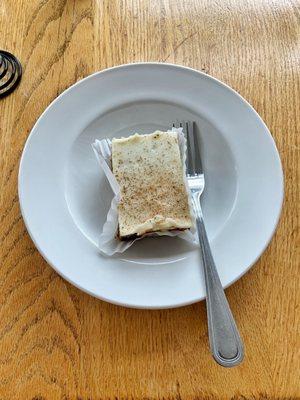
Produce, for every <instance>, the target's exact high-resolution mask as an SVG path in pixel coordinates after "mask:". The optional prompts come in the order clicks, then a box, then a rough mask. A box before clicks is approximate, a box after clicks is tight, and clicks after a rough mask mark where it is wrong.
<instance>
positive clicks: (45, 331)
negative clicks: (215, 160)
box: [0, 0, 300, 400]
mask: <svg viewBox="0 0 300 400" xmlns="http://www.w3.org/2000/svg"><path fill="white" fill-rule="evenodd" d="M0 48H2V49H5V50H8V51H11V52H12V53H14V54H15V55H16V56H17V57H19V59H20V60H21V62H22V65H23V67H24V76H23V79H22V82H21V84H20V86H19V87H18V89H17V90H16V91H15V92H14V93H13V94H11V95H10V96H8V97H7V98H6V99H3V100H0V171H1V174H0V179H1V189H0V190H1V192H0V199H1V212H0V218H1V229H0V235H1V269H0V399H1V400H4V399H5V400H6V399H8V400H14V399H22V400H23V399H35V400H45V399H65V400H67V399H69V400H70V399H76V400H98V399H99V400H100V399H101V400H105V399H111V400H113V399H115V400H125V399H126V400H142V399H144V400H146V399H161V400H163V399H164V400H180V399H182V400H185V399H187V400H188V399H195V400H200V399H221V400H222V399H232V400H233V399H234V400H257V399H264V400H271V399H272V400H275V399H282V400H283V399H299V398H300V354H299V347H300V343H299V340H300V335H299V315H300V314H299V292H300V290H299V289H300V288H299V276H300V275H299V273H300V269H299V264H300V263H299V151H300V144H299V137H300V56H299V54H300V3H299V1H295V0H289V1H288V0H277V1H276V0H231V1H230V0H185V1H179V0H30V1H28V0H1V1H0ZM136 61H165V62H171V63H177V64H183V65H187V66H190V67H194V68H197V69H199V70H202V71H205V72H207V73H209V74H211V75H213V76H215V77H217V78H219V79H221V80H222V81H224V82H226V83H227V84H229V85H231V86H232V87H233V88H234V89H236V90H237V91H238V92H239V93H240V94H241V95H242V96H244V97H245V98H246V99H247V100H248V101H249V102H250V103H251V104H252V105H253V106H254V107H255V108H256V110H257V111H258V112H259V113H260V114H261V116H262V117H263V119H264V120H265V122H266V123H267V125H268V126H269V128H270V130H271V132H272V134H273V137H274V139H275V141H276V143H277V146H278V149H279V151H280V155H281V159H282V163H283V168H284V174H285V203H284V209H283V214H282V217H281V220H280V224H279V227H278V230H277V232H276V235H275V237H274V239H273V240H272V243H271V244H270V246H269V247H268V249H267V251H266V252H265V253H264V255H263V256H262V257H261V259H260V260H259V261H258V262H257V264H256V266H255V267H254V268H253V269H251V271H250V272H249V273H248V274H247V275H246V276H244V277H243V278H242V279H241V280H240V281H238V282H237V283H236V284H234V285H233V286H232V287H230V288H229V289H228V290H227V295H228V298H229V301H230V304H231V306H232V309H233V312H234V314H235V316H236V319H237V322H238V325H239V327H240V330H241V334H242V336H243V337H244V341H245V346H246V359H245V361H244V363H243V364H242V365H241V366H239V367H237V368H234V369H230V370H228V369H223V368H221V367H219V366H217V365H216V364H215V363H214V362H213V361H212V359H211V357H210V355H209V351H208V343H207V326H206V314H205V304H204V303H201V304H195V305H192V306H189V307H184V308H180V309H175V310H164V311H142V310H130V309H125V308H121V307H117V306H113V305H110V304H106V303H104V302H101V301H99V300H96V299H94V298H92V297H90V296H88V295H87V294H84V293H82V292H80V291H79V290H77V289H76V288H74V287H72V286H71V285H70V284H68V283H67V282H65V281H64V280H63V279H62V278H60V277H59V276H58V275H57V274H56V273H55V272H54V271H53V270H52V269H51V268H50V266H49V265H47V263H46V262H45V261H44V260H43V259H42V257H41V256H40V255H39V253H38V252H37V250H36V249H35V247H34V245H33V243H32V242H31V240H30V238H29V236H28V234H27V232H26V229H25V226H24V223H23V220H22V217H21V214H20V209H19V203H18V194H17V176H18V166H19V160H20V156H21V152H22V149H23V146H24V143H25V141H26V138H27V137H28V134H29V132H30V130H31V128H32V126H33V124H34V123H35V121H36V120H37V118H38V116H39V115H40V114H41V113H42V111H43V110H44V109H45V108H46V106H48V104H49V103H50V102H51V101H52V100H53V99H54V98H55V97H56V96H57V95H59V94H60V93H61V92H62V91H63V90H65V89H66V88H67V87H69V86H70V85H72V84H73V83H74V82H76V81H78V80H79V79H81V78H83V77H85V76H87V75H88V74H90V73H92V72H94V71H98V70H101V69H103V68H106V67H110V66H113V65H117V64H122V63H128V62H136Z"/></svg>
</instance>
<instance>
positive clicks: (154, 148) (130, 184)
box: [112, 131, 192, 239]
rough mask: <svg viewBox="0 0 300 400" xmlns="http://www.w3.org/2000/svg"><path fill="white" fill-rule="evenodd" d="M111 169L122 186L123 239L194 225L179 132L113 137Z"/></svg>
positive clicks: (121, 227) (121, 214)
mask: <svg viewBox="0 0 300 400" xmlns="http://www.w3.org/2000/svg"><path fill="white" fill-rule="evenodd" d="M112 170H113V173H114V175H115V177H116V179H117V182H118V184H119V186H120V190H121V200H120V203H119V206H118V207H119V208H118V212H119V236H120V238H121V239H129V238H131V237H135V236H141V235H143V234H145V233H148V232H159V231H168V230H174V229H181V230H183V229H189V228H191V227H192V220H191V215H190V209H189V202H188V195H187V191H186V187H185V183H184V177H183V166H182V160H181V157H180V150H179V145H178V136H177V133H176V132H161V131H156V132H154V133H152V134H150V135H138V134H135V135H132V136H129V137H128V138H121V139H113V140H112Z"/></svg>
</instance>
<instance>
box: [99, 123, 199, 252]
mask: <svg viewBox="0 0 300 400" xmlns="http://www.w3.org/2000/svg"><path fill="white" fill-rule="evenodd" d="M168 132H176V133H177V135H178V143H179V148H180V155H181V159H182V164H183V178H184V182H185V186H186V189H187V193H188V194H189V193H190V191H189V187H188V182H187V179H186V168H185V160H186V140H185V137H184V134H183V132H182V128H179V129H176V128H172V130H169V131H168ZM92 147H93V150H94V152H95V154H96V157H97V159H98V161H99V164H100V166H101V168H102V169H103V172H104V174H105V176H106V178H107V180H108V182H109V184H110V186H111V188H112V190H113V192H114V197H113V199H112V201H111V205H110V209H109V211H108V214H107V219H106V222H105V224H104V226H103V231H102V233H101V234H100V237H99V242H98V247H99V250H100V251H101V253H103V254H106V255H108V256H111V255H113V254H115V253H123V252H124V251H125V250H126V249H128V248H129V247H130V246H132V244H133V243H134V242H135V241H137V240H140V239H143V238H144V237H149V236H177V237H179V238H181V239H183V240H186V241H187V242H190V243H192V244H194V245H197V244H198V239H197V235H196V229H195V227H193V228H191V229H189V230H185V231H180V230H172V231H164V232H155V233H146V234H144V235H142V236H140V237H137V238H135V239H133V240H126V241H125V240H123V241H122V240H120V239H119V238H118V237H117V233H118V203H119V199H120V189H119V185H118V182H117V180H116V178H115V177H114V174H113V173H112V170H111V141H110V140H109V139H102V140H96V141H95V142H94V143H93V144H92ZM189 205H190V210H191V215H192V217H193V219H194V213H193V211H192V210H193V207H192V204H191V198H190V196H189Z"/></svg>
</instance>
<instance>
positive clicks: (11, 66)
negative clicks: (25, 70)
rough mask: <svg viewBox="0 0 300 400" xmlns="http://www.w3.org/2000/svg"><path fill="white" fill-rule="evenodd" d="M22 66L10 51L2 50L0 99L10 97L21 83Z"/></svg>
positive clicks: (0, 52) (0, 51) (0, 57)
mask: <svg viewBox="0 0 300 400" xmlns="http://www.w3.org/2000/svg"><path fill="white" fill-rule="evenodd" d="M21 76H22V66H21V63H20V61H19V60H18V59H17V58H16V57H15V56H14V55H12V54H11V53H9V52H8V51H4V50H0V98H1V97H5V96H7V95H9V94H10V93H11V92H13V91H14V90H15V88H16V87H17V86H18V84H19V83H20V80H21Z"/></svg>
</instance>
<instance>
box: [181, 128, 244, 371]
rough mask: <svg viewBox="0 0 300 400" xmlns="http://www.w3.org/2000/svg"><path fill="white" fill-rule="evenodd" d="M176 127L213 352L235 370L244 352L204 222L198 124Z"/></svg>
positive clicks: (215, 357)
mask: <svg viewBox="0 0 300 400" xmlns="http://www.w3.org/2000/svg"><path fill="white" fill-rule="evenodd" d="M173 126H174V127H176V128H178V127H181V128H183V131H184V132H185V134H186V138H187V153H188V154H187V162H186V164H187V165H186V166H187V179H188V185H189V188H190V191H191V197H192V203H193V208H194V212H195V216H196V225H197V231H198V237H199V243H200V248H201V255H202V260H203V268H204V276H205V285H206V308H207V319H208V336H209V342H210V348H211V352H212V355H213V357H214V359H215V360H216V362H217V363H218V364H220V365H222V366H224V367H233V366H235V365H238V364H240V363H241V362H242V360H243V357H244V349H243V343H242V340H241V337H240V334H239V332H238V329H237V326H236V323H235V321H234V318H233V315H232V313H231V310H230V308H229V304H228V301H227V299H226V296H225V293H224V290H223V287H222V284H221V281H220V278H219V275H218V271H217V269H216V265H215V262H214V259H213V256H212V253H211V249H210V245H209V241H208V238H207V234H206V229H205V225H204V221H203V214H202V209H201V204H200V197H201V194H202V193H203V190H204V185H205V181H204V173H203V168H202V162H201V157H200V147H199V141H198V137H197V134H196V132H195V122H186V121H184V122H181V123H178V122H177V123H174V124H173Z"/></svg>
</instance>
